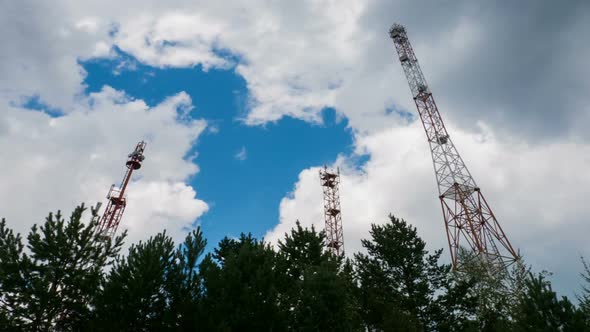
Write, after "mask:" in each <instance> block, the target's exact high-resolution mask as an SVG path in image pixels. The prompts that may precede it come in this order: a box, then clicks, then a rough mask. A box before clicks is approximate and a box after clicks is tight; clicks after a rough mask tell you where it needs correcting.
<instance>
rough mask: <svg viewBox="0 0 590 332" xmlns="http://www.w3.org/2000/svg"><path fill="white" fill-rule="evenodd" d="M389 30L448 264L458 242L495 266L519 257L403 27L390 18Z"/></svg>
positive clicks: (506, 263)
mask: <svg viewBox="0 0 590 332" xmlns="http://www.w3.org/2000/svg"><path fill="white" fill-rule="evenodd" d="M389 35H390V37H391V38H392V39H393V43H394V45H395V48H396V50H397V54H398V55H399V60H400V62H401V65H402V68H403V70H404V73H405V75H406V78H407V80H408V83H409V85H410V90H411V92H412V97H413V98H414V102H415V104H416V107H417V108H418V114H419V115H420V120H422V124H423V126H424V130H425V131H426V138H427V139H428V144H429V145H430V151H431V153H432V161H433V164H434V173H435V175H436V182H437V184H438V193H439V199H440V203H441V205H442V211H443V217H444V221H445V227H446V231H447V240H448V242H449V247H450V252H451V260H452V263H453V266H454V267H455V268H457V267H458V266H457V264H458V262H457V254H458V251H459V248H460V247H461V246H464V247H467V248H470V249H471V250H473V252H475V253H477V254H478V255H479V256H481V257H482V258H484V259H485V260H486V261H489V262H493V263H494V265H496V266H498V265H499V266H504V267H507V266H508V265H510V264H512V263H514V262H515V261H517V260H518V254H517V253H516V251H515V250H514V249H513V248H512V245H511V244H510V241H508V238H507V237H506V234H504V231H503V230H502V227H500V224H499V223H498V220H497V219H496V216H495V215H494V213H493V212H492V209H491V208H490V206H489V205H488V203H487V202H486V200H485V198H484V196H483V194H482V193H481V190H480V189H479V187H478V186H477V184H476V183H475V181H474V180H473V177H472V176H471V174H470V173H469V171H468V170H467V167H466V166H465V163H464V162H463V159H462V158H461V156H460V155H459V152H457V149H456V148H455V145H454V144H453V141H452V140H451V137H450V136H449V134H448V132H447V129H446V128H445V125H444V123H443V120H442V118H441V116H440V113H439V111H438V108H437V106H436V103H435V102H434V98H433V97H432V93H431V92H430V89H429V88H428V85H427V84H426V79H425V78H424V75H423V74H422V70H421V69H420V66H419V65H418V59H417V58H416V55H415V54H414V51H413V49H412V46H411V45H410V41H409V40H408V36H407V34H406V29H405V28H404V27H403V26H401V25H399V24H394V25H393V26H392V27H391V29H390V30H389Z"/></svg>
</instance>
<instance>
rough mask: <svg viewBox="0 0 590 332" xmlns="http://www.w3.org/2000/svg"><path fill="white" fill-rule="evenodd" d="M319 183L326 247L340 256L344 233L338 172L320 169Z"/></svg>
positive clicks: (325, 168)
mask: <svg viewBox="0 0 590 332" xmlns="http://www.w3.org/2000/svg"><path fill="white" fill-rule="evenodd" d="M320 181H321V184H322V189H323V191H324V217H325V220H326V226H325V230H326V246H327V247H328V249H329V250H330V251H331V252H332V253H333V254H335V255H337V256H342V255H344V233H343V232H342V214H341V209H340V192H339V185H340V170H337V171H336V172H333V171H331V170H328V168H327V167H326V166H324V168H323V169H320Z"/></svg>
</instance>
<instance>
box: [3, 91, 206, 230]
mask: <svg viewBox="0 0 590 332" xmlns="http://www.w3.org/2000/svg"><path fill="white" fill-rule="evenodd" d="M191 108H192V106H191V100H190V97H189V96H188V95H187V94H185V93H179V94H177V95H174V96H171V97H169V98H168V99H166V100H164V101H163V102H162V103H160V104H159V105H156V106H155V107H153V108H150V107H148V106H147V105H146V104H145V103H144V102H143V101H142V100H134V99H131V98H130V97H128V96H126V95H125V94H124V93H123V92H120V91H116V90H114V89H112V88H110V87H104V88H103V89H102V91H100V92H98V93H94V94H91V95H90V96H89V97H87V98H85V99H83V100H81V102H80V103H79V104H77V105H75V107H74V108H73V109H72V110H71V111H70V112H69V113H67V114H65V115H63V116H61V117H51V116H50V115H48V114H45V113H43V112H37V111H30V110H24V109H20V108H15V107H5V108H4V109H3V111H2V116H0V158H1V159H2V160H4V161H5V163H4V167H3V171H2V172H1V173H0V181H1V182H2V183H3V185H2V187H1V188H0V200H2V201H3V202H10V203H9V204H3V205H2V211H1V213H2V216H3V217H6V218H7V220H8V222H9V225H10V226H11V227H13V228H15V229H16V231H18V232H23V233H24V232H27V231H28V229H29V228H30V226H31V225H32V224H33V223H41V222H42V221H43V218H44V217H45V216H46V213H47V212H49V211H54V210H55V209H61V210H62V211H71V209H73V207H74V206H75V205H76V204H78V203H80V202H87V203H92V204H94V203H95V202H98V201H103V202H104V201H106V199H105V197H104V196H106V194H107V191H108V188H109V187H110V185H111V184H112V183H116V184H117V185H119V181H120V180H121V178H122V176H123V173H124V170H125V161H126V157H127V154H129V153H130V152H131V151H132V150H133V148H134V147H135V144H136V143H137V142H138V141H139V140H142V139H145V140H146V141H147V142H148V144H147V148H146V160H145V162H144V165H143V167H142V168H141V169H140V170H139V171H137V172H136V173H135V174H134V178H133V181H132V182H131V183H130V185H129V188H128V192H127V193H128V207H127V210H126V212H125V216H124V220H123V222H122V226H121V229H129V235H130V240H131V241H134V240H138V239H141V238H145V237H146V236H148V235H150V234H153V233H155V232H157V231H160V230H162V229H168V232H169V233H171V234H172V235H173V236H180V235H182V233H183V230H182V228H183V227H190V226H191V225H192V223H193V222H194V221H195V220H196V218H198V217H199V216H201V215H202V214H203V213H204V212H206V211H207V209H208V206H207V204H206V203H205V202H203V201H201V200H199V199H198V198H197V197H196V196H197V193H196V192H195V189H194V188H191V187H189V186H187V185H186V184H185V181H186V179H187V178H188V177H189V176H191V175H194V174H196V173H197V172H198V168H197V166H196V165H195V164H193V163H192V162H190V161H187V160H185V158H184V157H185V155H186V154H187V152H188V151H189V150H190V148H191V146H192V144H193V143H194V142H195V140H196V139H197V138H198V136H199V135H200V134H201V133H202V132H203V130H204V129H205V127H206V122H205V121H203V120H193V119H190V118H189V117H188V112H190V110H191Z"/></svg>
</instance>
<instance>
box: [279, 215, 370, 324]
mask: <svg viewBox="0 0 590 332" xmlns="http://www.w3.org/2000/svg"><path fill="white" fill-rule="evenodd" d="M278 247H279V253H278V260H277V270H278V272H279V276H280V277H281V279H282V280H281V281H280V289H281V301H280V306H281V307H282V308H283V310H284V311H285V312H289V315H288V329H289V330H291V331H327V330H335V331H356V330H360V329H361V321H360V316H359V308H358V305H357V302H356V296H355V295H356V293H357V289H356V284H355V282H354V276H353V270H352V265H351V263H350V262H346V263H345V264H344V265H343V264H342V258H341V257H335V256H333V255H332V254H330V253H329V252H328V251H327V250H325V237H324V234H323V233H317V232H316V231H315V229H314V228H313V227H312V228H311V230H309V229H307V228H306V229H303V228H302V227H301V225H300V224H299V222H297V225H296V228H295V229H292V230H291V234H285V238H284V240H283V241H279V243H278Z"/></svg>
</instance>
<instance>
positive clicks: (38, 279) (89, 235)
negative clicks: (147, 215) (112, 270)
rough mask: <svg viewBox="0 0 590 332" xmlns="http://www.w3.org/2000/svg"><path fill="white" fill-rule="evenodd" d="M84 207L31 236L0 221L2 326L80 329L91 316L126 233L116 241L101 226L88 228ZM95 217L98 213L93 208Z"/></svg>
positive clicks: (50, 219)
mask: <svg viewBox="0 0 590 332" xmlns="http://www.w3.org/2000/svg"><path fill="white" fill-rule="evenodd" d="M85 210H86V209H85V208H84V205H81V206H79V207H77V208H76V209H75V210H74V212H73V213H72V214H71V216H70V218H69V220H68V221H65V219H64V218H63V216H62V214H61V212H60V211H58V212H57V213H56V214H55V215H54V214H53V213H50V214H49V216H48V217H47V218H46V220H45V223H44V224H43V225H42V226H41V227H38V226H37V225H34V226H33V227H32V229H31V232H30V233H29V234H28V236H27V241H28V245H27V248H28V252H29V253H25V252H24V251H23V247H24V246H23V244H22V240H21V238H20V235H18V234H17V235H14V232H13V231H12V230H10V229H8V228H7V226H6V222H5V221H4V220H2V222H1V223H0V292H1V293H2V295H1V296H0V298H1V299H2V306H1V307H0V323H2V324H6V325H8V326H7V328H6V329H7V330H8V329H17V330H27V331H49V330H52V331H77V330H81V329H82V328H83V327H84V326H85V325H87V324H88V321H89V319H90V317H91V314H92V312H91V307H90V303H91V301H92V300H93V298H94V297H95V296H96V294H97V292H98V289H99V286H100V283H101V281H102V278H103V272H102V271H103V269H105V268H106V267H107V266H109V265H110V264H111V262H112V261H113V259H114V258H115V256H116V255H117V253H118V252H119V250H120V247H121V245H122V241H123V238H124V236H125V235H122V236H118V237H116V238H115V239H114V241H111V239H105V238H104V237H103V236H102V235H100V234H98V233H97V231H96V230H97V226H98V225H97V222H96V221H94V222H90V223H88V224H84V223H83V222H82V215H83V213H84V211H85ZM93 214H96V211H94V210H93Z"/></svg>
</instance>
